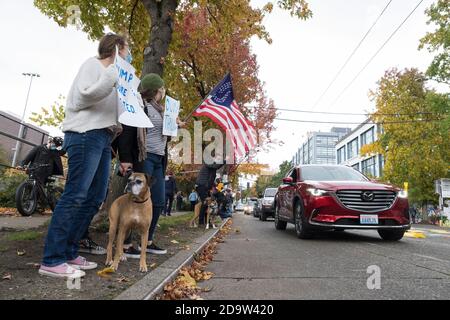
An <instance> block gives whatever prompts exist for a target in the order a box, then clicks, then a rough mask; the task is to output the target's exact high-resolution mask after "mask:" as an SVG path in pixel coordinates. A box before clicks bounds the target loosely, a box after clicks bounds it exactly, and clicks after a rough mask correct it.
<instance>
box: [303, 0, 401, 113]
mask: <svg viewBox="0 0 450 320" xmlns="http://www.w3.org/2000/svg"><path fill="white" fill-rule="evenodd" d="M392 1H393V0H390V1H389V2H388V3H387V4H386V6H385V7H384V9H383V11H381V13H380V14H379V15H378V17H377V19H376V20H375V21H374V23H373V24H372V26H371V27H370V28H369V30H367V32H366V34H365V35H364V37H363V38H362V39H361V41H359V43H358V45H357V46H356V47H355V49H353V52H352V53H351V54H350V55H349V56H348V58H347V60H345V62H344V64H343V65H342V66H341V68H340V69H339V71H338V72H337V73H336V75H335V76H334V78H333V80H331V82H330V83H329V84H328V86H327V88H326V89H325V91H323V92H322V94H321V95H320V97H319V99H317V101H316V103H314V105H313V107H312V109H314V108H315V107H316V106H317V105H318V104H319V102H320V101H321V100H322V98H323V97H324V96H325V94H326V93H327V92H328V90H329V89H330V88H331V86H332V85H333V84H334V82H335V81H336V79H337V78H338V77H339V76H340V74H341V73H342V71H343V70H344V68H345V67H346V66H347V64H348V63H349V62H350V60H351V59H352V58H353V56H354V55H355V53H356V51H358V49H359V48H360V47H361V45H362V43H363V42H364V40H366V38H367V36H368V35H369V33H370V32H371V31H372V29H373V27H375V25H376V24H377V23H378V21H379V20H380V18H381V17H382V16H383V14H384V13H385V12H386V10H387V8H388V7H389V5H390V4H391V2H392Z"/></svg>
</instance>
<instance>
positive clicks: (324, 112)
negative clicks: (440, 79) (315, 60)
mask: <svg viewBox="0 0 450 320" xmlns="http://www.w3.org/2000/svg"><path fill="white" fill-rule="evenodd" d="M252 108H255V109H267V108H266V107H258V106H253V107H252ZM274 109H275V110H279V111H287V112H299V113H312V114H332V115H343V116H371V115H373V114H375V113H376V115H379V116H410V115H411V114H408V113H378V112H376V111H374V113H352V112H329V111H309V110H305V109H303V110H299V109H287V108H274ZM414 114H431V115H436V113H435V112H414Z"/></svg>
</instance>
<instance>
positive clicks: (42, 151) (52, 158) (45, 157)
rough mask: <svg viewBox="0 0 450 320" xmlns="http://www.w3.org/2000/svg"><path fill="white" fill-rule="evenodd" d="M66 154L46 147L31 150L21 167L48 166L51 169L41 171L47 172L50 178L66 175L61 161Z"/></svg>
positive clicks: (41, 146)
mask: <svg viewBox="0 0 450 320" xmlns="http://www.w3.org/2000/svg"><path fill="white" fill-rule="evenodd" d="M64 153H65V152H64V151H60V150H50V149H49V148H47V146H46V145H40V146H36V147H34V148H33V149H31V151H30V152H29V153H28V155H27V156H26V157H25V159H23V160H22V162H21V166H26V165H30V166H31V167H33V166H37V165H40V164H48V165H49V167H47V168H45V170H39V171H41V172H44V171H45V172H46V173H47V174H48V175H49V176H50V175H64V169H63V164H62V161H61V156H62V155H63V154H64Z"/></svg>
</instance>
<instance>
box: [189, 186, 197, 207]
mask: <svg viewBox="0 0 450 320" xmlns="http://www.w3.org/2000/svg"><path fill="white" fill-rule="evenodd" d="M197 201H198V194H197V192H196V191H195V190H192V192H191V194H190V195H189V202H190V203H191V211H194V209H195V205H196V204H197Z"/></svg>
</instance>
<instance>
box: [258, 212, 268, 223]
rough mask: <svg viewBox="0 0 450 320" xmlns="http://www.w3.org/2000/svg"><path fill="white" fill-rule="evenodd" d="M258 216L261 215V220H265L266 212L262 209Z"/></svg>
mask: <svg viewBox="0 0 450 320" xmlns="http://www.w3.org/2000/svg"><path fill="white" fill-rule="evenodd" d="M259 216H260V217H261V221H267V213H265V212H264V211H262V212H261V214H260V215H259Z"/></svg>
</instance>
